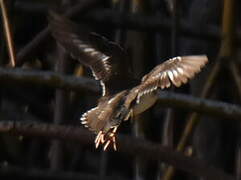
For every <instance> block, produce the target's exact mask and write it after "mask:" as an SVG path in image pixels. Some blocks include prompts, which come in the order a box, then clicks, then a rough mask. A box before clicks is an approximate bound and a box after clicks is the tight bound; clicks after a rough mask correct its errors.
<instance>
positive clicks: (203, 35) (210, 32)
mask: <svg viewBox="0 0 241 180" xmlns="http://www.w3.org/2000/svg"><path fill="white" fill-rule="evenodd" d="M83 20H86V21H88V22H94V23H99V24H102V25H105V26H107V27H108V28H117V27H118V28H129V29H133V30H137V31H148V32H153V31H157V32H162V31H170V29H171V28H172V21H171V19H170V18H166V17H164V16H161V15H153V16H151V15H150V16H144V15H140V14H130V13H129V14H128V13H126V12H125V13H120V12H116V11H111V10H107V9H101V10H95V11H90V12H89V13H87V14H86V15H85V16H83ZM179 25H180V26H179V28H180V29H179V32H178V34H180V36H186V37H193V38H197V39H202V40H211V41H218V40H221V34H222V32H221V30H220V29H219V28H218V27H217V26H214V25H208V26H206V27H205V31H200V30H199V29H195V28H193V27H192V26H191V25H190V23H189V22H188V21H185V20H183V19H180V24H179ZM236 40H237V42H239V44H240V42H241V32H240V31H238V36H237V39H236Z"/></svg>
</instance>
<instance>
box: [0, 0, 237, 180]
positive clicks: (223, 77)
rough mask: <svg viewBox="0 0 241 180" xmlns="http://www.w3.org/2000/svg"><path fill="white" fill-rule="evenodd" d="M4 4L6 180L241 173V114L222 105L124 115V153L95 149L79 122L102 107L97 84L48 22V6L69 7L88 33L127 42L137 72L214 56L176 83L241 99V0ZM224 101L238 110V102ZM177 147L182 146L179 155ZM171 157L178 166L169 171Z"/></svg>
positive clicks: (0, 41) (1, 112)
mask: <svg viewBox="0 0 241 180" xmlns="http://www.w3.org/2000/svg"><path fill="white" fill-rule="evenodd" d="M4 2H5V6H6V9H7V14H8V18H7V20H8V21H9V24H10V27H11V32H12V38H13V45H14V49H15V54H16V66H15V67H11V64H9V62H10V60H9V59H10V58H9V54H8V52H9V51H8V44H9V43H7V41H6V33H4V27H3V22H4V21H5V22H6V19H5V20H4V18H3V19H1V21H0V26H1V28H0V29H1V31H0V32H1V33H0V65H1V67H0V81H1V86H0V132H1V134H0V177H1V178H3V179H6V178H9V177H14V178H16V179H123V180H125V179H126V180H127V179H136V180H142V179H148V180H149V179H166V180H167V179H169V180H170V179H188V180H189V179H190V180H193V179H208V178H209V179H213V178H211V177H217V178H216V179H222V178H223V179H227V178H226V177H228V175H227V174H229V175H230V176H229V177H228V178H230V179H232V177H231V175H232V176H233V178H234V177H236V179H239V178H240V176H241V154H240V153H241V143H240V142H241V139H240V138H241V136H240V128H241V126H240V122H239V121H238V120H235V119H240V118H238V117H240V115H239V116H238V115H237V117H236V118H233V117H235V114H234V115H233V116H232V117H231V116H230V117H229V115H227V116H222V113H221V112H220V113H219V110H220V111H222V109H219V110H217V112H216V114H215V115H216V116H212V115H211V114H212V113H210V114H204V113H199V114H197V113H194V112H192V110H190V109H189V108H186V106H185V102H184V103H183V105H182V108H173V106H172V105H170V106H169V107H168V108H167V107H165V106H163V105H161V104H158V103H157V104H156V105H155V106H153V107H152V108H151V109H149V110H148V111H146V112H145V113H143V114H142V115H140V116H138V117H136V118H135V119H134V120H133V121H131V122H124V123H122V125H121V127H120V129H119V130H118V135H120V139H119V138H117V146H120V149H118V151H117V152H113V151H112V150H108V151H107V152H103V151H102V149H101V148H99V149H97V150H96V149H95V146H94V135H93V134H92V133H91V132H89V131H88V130H86V129H85V128H84V127H83V126H82V125H81V123H80V121H79V118H80V117H81V114H82V113H84V112H85V111H86V110H88V109H90V108H92V107H94V106H95V105H96V102H97V99H98V98H99V97H100V91H99V85H98V84H97V83H95V82H94V80H93V77H92V76H91V73H90V71H89V69H87V68H85V67H83V66H82V65H81V64H79V63H78V62H77V61H76V60H74V59H71V57H69V55H67V54H66V53H64V52H63V51H62V49H61V47H59V46H57V45H56V42H55V41H54V39H53V38H52V37H51V35H50V34H49V32H48V30H46V27H47V25H48V21H47V16H48V10H49V9H54V10H56V11H58V12H59V13H60V14H62V15H63V14H65V13H67V14H68V16H69V17H70V16H71V19H72V20H73V21H74V22H76V23H77V24H80V25H82V26H85V28H89V30H90V32H93V31H94V32H97V33H99V34H101V35H103V36H105V37H106V38H108V39H110V40H112V41H115V42H117V43H119V44H120V45H121V46H122V47H124V48H125V49H126V50H127V52H128V55H129V56H130V60H131V61H130V62H129V65H130V66H131V67H132V69H133V71H134V74H135V77H136V78H141V77H142V76H143V75H145V74H146V73H148V72H149V71H150V70H151V69H152V68H153V67H154V66H156V65H157V64H159V63H161V62H163V61H165V60H167V59H168V58H171V57H174V56H181V55H198V54H206V55H207V56H208V58H209V63H208V65H207V66H206V67H205V68H204V69H203V70H202V71H201V73H199V74H198V75H197V76H196V77H195V78H194V79H193V80H191V81H190V82H189V83H188V84H186V85H183V86H182V87H180V88H170V89H168V91H170V92H172V93H182V94H187V95H190V96H191V102H192V100H193V99H192V96H195V97H201V98H206V99H209V100H216V101H215V102H217V103H218V101H222V102H228V103H231V104H237V105H239V103H240V99H241V79H240V78H241V77H240V75H241V74H240V72H239V71H240V70H239V69H240V48H239V47H240V40H241V39H240V28H239V27H240V20H241V17H240V11H239V9H238V7H239V5H240V2H238V1H235V0H224V1H220V0H212V1H210V0H182V1H178V0H149V1H146V0H112V1H111V0H108V1H107V0H91V1H90V0H89V1H88V0H51V1H50V0H41V1H40V0H39V1H36V0H8V1H6V0H5V1H4ZM1 7H2V6H1ZM2 9H3V8H2ZM56 74H62V75H63V76H61V77H63V78H62V79H58V77H59V76H58V77H57V79H56V76H55V75H56ZM74 76H75V77H79V78H74ZM68 77H70V78H74V79H68ZM84 78H87V79H84ZM91 79H92V80H91ZM174 95H175V94H174ZM164 98H165V96H164ZM173 103H174V102H173ZM214 105H215V104H214ZM210 107H212V105H210ZM208 108H209V107H208ZM225 108H226V111H227V112H230V113H231V114H232V105H230V106H229V105H226V106H225ZM237 108H239V107H237ZM238 110H239V112H241V110H240V109H238ZM207 112H209V109H207ZM187 127H188V130H189V132H188V138H187V140H186V141H185V144H184V148H181V147H180V140H181V139H182V137H183V135H184V130H185V129H187ZM68 128H70V129H68ZM71 128H73V129H71ZM56 138H57V139H56ZM150 141H151V142H152V143H150ZM177 148H178V150H179V151H182V153H175V150H176V149H177ZM184 155H185V156H184ZM190 156H191V157H192V158H189V157H190ZM185 157H186V158H185ZM183 158H184V159H183ZM169 163H170V164H172V165H174V166H176V168H177V169H175V170H173V169H172V170H170V167H169V166H168V165H169ZM213 167H214V169H212V168H213ZM170 171H171V173H170ZM167 176H169V177H167Z"/></svg>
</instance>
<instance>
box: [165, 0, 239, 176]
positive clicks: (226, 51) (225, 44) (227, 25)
mask: <svg viewBox="0 0 241 180" xmlns="http://www.w3.org/2000/svg"><path fill="white" fill-rule="evenodd" d="M234 1H235V0H224V10H223V23H222V24H223V27H222V34H223V39H222V42H221V48H220V52H219V58H218V60H219V61H217V62H216V63H215V65H214V67H213V70H212V71H211V74H210V75H209V77H208V80H207V82H206V84H205V86H204V88H203V90H202V92H201V97H207V96H208V94H209V93H210V89H211V87H212V85H213V83H214V81H215V79H216V77H217V75H218V73H219V71H220V68H221V62H220V60H223V59H225V58H227V57H231V56H232V55H233V52H234V48H233V40H234V22H235V21H234V19H235V6H234ZM197 122H198V114H197V113H192V114H191V116H190V119H189V120H188V123H187V125H186V127H185V129H184V132H183V134H182V137H181V139H180V141H179V143H178V146H177V151H184V149H185V146H186V144H187V140H188V139H189V137H190V135H191V133H192V131H193V128H194V126H195V124H197ZM173 175H174V168H173V167H169V168H168V169H167V171H166V173H165V176H164V178H163V179H164V180H170V179H171V178H172V176H173Z"/></svg>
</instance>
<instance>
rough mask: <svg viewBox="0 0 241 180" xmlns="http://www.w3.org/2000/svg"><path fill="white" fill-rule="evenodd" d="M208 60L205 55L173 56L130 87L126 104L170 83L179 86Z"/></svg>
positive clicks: (168, 85) (198, 70)
mask: <svg viewBox="0 0 241 180" xmlns="http://www.w3.org/2000/svg"><path fill="white" fill-rule="evenodd" d="M207 62H208V58H207V56H206V55H196V56H182V57H174V58H172V59H169V60H167V61H165V62H164V63H162V64H160V65H158V66H156V67H155V68H154V69H153V70H152V71H151V72H149V73H148V74H146V75H145V76H144V77H143V78H142V82H141V84H140V85H139V86H136V87H135V88H133V89H132V93H130V94H129V97H127V99H128V98H129V100H127V104H130V103H131V101H133V100H134V99H136V101H137V103H139V101H140V98H141V97H142V96H144V95H146V94H149V93H151V92H153V91H155V90H156V89H158V88H161V89H164V88H168V87H170V86H171V85H172V84H173V85H174V86H176V87H179V86H181V85H182V84H185V83H187V82H188V80H189V79H191V78H193V77H194V75H195V74H197V73H198V72H200V70H201V68H202V67H203V66H204V65H205V64H206V63H207Z"/></svg>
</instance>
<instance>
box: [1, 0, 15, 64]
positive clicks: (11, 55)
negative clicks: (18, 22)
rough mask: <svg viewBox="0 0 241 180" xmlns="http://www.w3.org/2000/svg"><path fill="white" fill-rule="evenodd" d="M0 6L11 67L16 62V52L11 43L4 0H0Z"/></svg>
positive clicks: (10, 31)
mask: <svg viewBox="0 0 241 180" xmlns="http://www.w3.org/2000/svg"><path fill="white" fill-rule="evenodd" d="M0 6H1V11H2V19H3V24H4V31H5V36H6V41H7V47H8V54H9V58H10V63H9V65H10V66H11V67H14V66H15V62H16V54H15V48H14V43H13V36H12V30H11V27H10V23H9V18H8V13H7V8H6V6H5V2H4V0H0Z"/></svg>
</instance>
